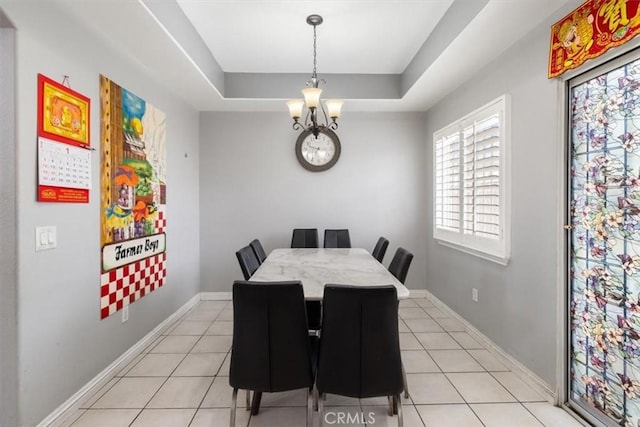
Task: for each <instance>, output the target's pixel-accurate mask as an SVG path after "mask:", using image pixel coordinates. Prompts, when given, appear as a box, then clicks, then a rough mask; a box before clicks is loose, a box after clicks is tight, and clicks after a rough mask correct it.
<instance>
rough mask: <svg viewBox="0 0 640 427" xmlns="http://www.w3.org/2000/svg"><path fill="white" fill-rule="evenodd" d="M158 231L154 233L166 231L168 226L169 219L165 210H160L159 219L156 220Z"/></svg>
mask: <svg viewBox="0 0 640 427" xmlns="http://www.w3.org/2000/svg"><path fill="white" fill-rule="evenodd" d="M154 225H155V227H156V232H155V233H154V234H160V233H164V229H165V228H166V227H167V219H166V218H165V217H164V210H161V211H158V219H156V221H155V224H154Z"/></svg>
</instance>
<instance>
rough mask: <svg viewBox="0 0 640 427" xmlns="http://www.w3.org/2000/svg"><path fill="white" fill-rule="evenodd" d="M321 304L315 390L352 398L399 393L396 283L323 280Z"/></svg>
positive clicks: (401, 383)
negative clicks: (348, 283)
mask: <svg viewBox="0 0 640 427" xmlns="http://www.w3.org/2000/svg"><path fill="white" fill-rule="evenodd" d="M322 307H323V315H322V334H321V335H320V350H319V354H318V370H317V374H316V375H317V376H316V385H317V389H318V391H319V392H320V393H333V394H339V395H342V396H349V397H356V398H367V397H375V396H395V395H398V394H400V392H401V391H402V390H403V389H404V381H403V378H402V361H401V358H400V344H399V336H398V297H397V293H396V288H395V287H394V286H392V285H389V286H372V287H362V286H344V285H327V286H326V287H325V288H324V299H323V302H322Z"/></svg>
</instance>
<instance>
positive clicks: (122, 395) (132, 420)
mask: <svg viewBox="0 0 640 427" xmlns="http://www.w3.org/2000/svg"><path fill="white" fill-rule="evenodd" d="M232 314H233V312H232V306H231V302H230V301H201V302H200V303H199V304H198V305H197V306H196V307H194V308H193V309H192V310H191V311H190V312H189V313H187V314H186V315H185V316H183V318H182V319H180V320H179V321H177V322H176V323H175V324H174V325H172V326H171V327H170V328H168V329H167V330H166V331H165V333H164V334H163V335H162V336H161V337H159V338H158V339H157V340H156V341H155V342H154V343H153V344H152V345H150V346H149V347H148V348H147V349H146V350H145V351H144V353H143V354H141V355H139V356H138V357H137V358H136V359H135V360H133V361H132V362H131V363H130V364H129V365H128V366H127V367H126V368H124V369H123V370H122V371H121V372H119V373H118V374H117V375H116V376H115V377H114V378H113V379H112V380H111V381H110V382H109V383H108V384H107V385H106V386H105V387H103V388H102V390H100V391H98V392H97V393H96V394H95V395H94V396H92V397H91V398H90V399H89V400H88V401H87V402H86V403H85V404H84V405H82V408H81V409H80V410H78V411H76V413H74V414H72V416H71V417H70V418H69V419H68V420H67V421H66V422H65V424H64V426H72V427H85V426H89V427H101V426H105V427H106V426H109V427H117V426H133V427H142V426H153V427H163V426H167V427H186V426H190V427H196V426H197V427H201V426H207V427H218V426H228V425H229V407H230V402H231V388H230V387H229V382H228V375H229V357H230V349H231V334H232V330H233V316H232ZM399 315H400V319H399V325H400V346H401V350H402V357H403V361H404V366H405V369H406V372H407V380H408V382H409V391H410V394H411V396H410V398H409V399H403V414H404V425H405V427H448V426H460V427H472V426H487V427H494V426H496V427H498V426H505V427H507V426H508V427H520V426H522V427H524V426H562V427H568V426H579V425H581V424H580V423H578V422H577V421H576V420H575V419H574V418H572V417H571V416H570V415H569V414H567V413H565V412H564V411H562V410H561V409H559V408H555V407H553V406H551V405H550V404H549V403H547V402H546V401H545V399H544V398H543V397H542V396H540V395H539V394H538V393H537V392H536V391H534V390H533V389H532V388H531V387H529V386H528V385H527V384H526V383H525V382H523V381H522V380H521V379H520V378H519V377H517V376H516V375H515V374H514V373H512V372H510V371H509V369H508V368H507V367H506V366H505V365H504V364H503V363H501V362H500V360H498V359H497V358H496V357H495V356H493V355H492V354H491V353H490V352H489V351H488V350H486V349H485V348H483V347H482V345H481V344H479V343H478V342H477V341H476V340H475V339H473V337H472V336H471V335H469V334H468V333H467V332H466V331H465V327H464V326H463V325H462V324H461V323H460V322H459V321H457V320H456V319H453V318H450V317H448V316H447V314H445V313H443V312H442V311H441V310H439V309H438V308H437V307H435V306H434V304H432V302H431V301H429V300H427V299H409V300H403V301H401V303H400V312H399ZM243 399H244V392H242V393H240V394H239V396H238V403H239V405H241V402H243ZM386 404H387V401H386V399H385V398H382V399H362V400H358V399H351V398H344V397H340V396H332V395H329V396H328V397H327V400H326V403H325V411H326V412H325V421H326V422H325V425H328V426H330V425H350V426H353V427H355V426H367V427H372V426H373V427H386V426H395V425H397V424H396V422H397V420H396V419H395V418H391V417H388V416H387V414H386V409H387V406H386ZM305 405H306V392H305V390H298V391H293V392H285V393H274V394H264V395H263V399H262V406H261V408H260V414H259V415H257V416H253V417H250V416H249V413H248V412H247V411H245V410H244V409H243V408H241V409H238V412H237V424H236V425H237V426H242V427H267V426H273V427H287V426H292V427H302V426H304V425H305V416H306V410H305ZM314 416H315V419H314V425H315V426H317V425H318V424H319V415H318V414H317V413H315V414H314Z"/></svg>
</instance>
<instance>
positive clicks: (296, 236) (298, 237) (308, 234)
mask: <svg viewBox="0 0 640 427" xmlns="http://www.w3.org/2000/svg"><path fill="white" fill-rule="evenodd" d="M291 247H292V248H317V247H318V229H317V228H294V229H293V234H292V236H291Z"/></svg>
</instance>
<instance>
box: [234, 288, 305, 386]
mask: <svg viewBox="0 0 640 427" xmlns="http://www.w3.org/2000/svg"><path fill="white" fill-rule="evenodd" d="M229 384H230V385H231V387H234V388H239V389H245V390H253V391H258V392H278V391H286V390H294V389H298V388H304V387H312V386H313V370H312V366H311V350H310V344H309V332H308V330H307V315H306V312H305V303H304V293H303V291H302V284H301V283H300V282H299V281H292V282H247V281H239V280H238V281H235V282H234V283H233V344H232V350H231V367H230V371H229Z"/></svg>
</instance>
